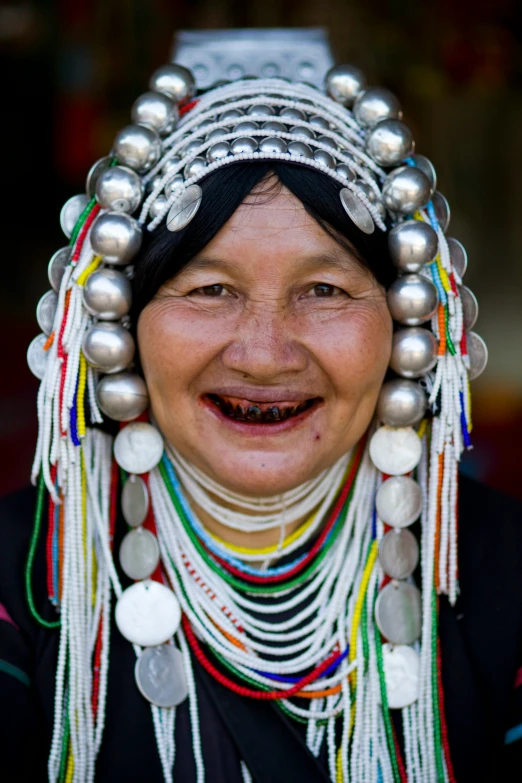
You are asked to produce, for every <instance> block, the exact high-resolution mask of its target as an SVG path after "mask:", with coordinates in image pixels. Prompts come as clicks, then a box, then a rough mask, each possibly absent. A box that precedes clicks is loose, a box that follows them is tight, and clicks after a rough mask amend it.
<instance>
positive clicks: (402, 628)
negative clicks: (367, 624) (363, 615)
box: [375, 581, 422, 644]
mask: <svg viewBox="0 0 522 783" xmlns="http://www.w3.org/2000/svg"><path fill="white" fill-rule="evenodd" d="M421 618H422V608H421V594H420V591H419V590H418V589H417V588H416V587H415V585H411V584H408V583H407V582H395V581H392V582H389V583H388V584H387V585H386V586H385V587H383V588H382V590H381V591H380V593H379V595H378V596H377V601H376V602H375V622H376V623H377V627H378V628H379V631H380V632H381V633H382V635H383V636H384V637H385V639H387V640H388V641H389V642H391V643H392V644H413V642H415V641H417V639H419V637H420V635H421V628H422V623H421Z"/></svg>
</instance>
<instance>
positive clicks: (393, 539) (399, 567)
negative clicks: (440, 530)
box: [379, 528, 419, 579]
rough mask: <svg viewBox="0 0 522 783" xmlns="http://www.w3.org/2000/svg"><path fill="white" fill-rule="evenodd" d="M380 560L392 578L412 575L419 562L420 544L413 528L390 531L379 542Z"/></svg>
mask: <svg viewBox="0 0 522 783" xmlns="http://www.w3.org/2000/svg"><path fill="white" fill-rule="evenodd" d="M379 561H380V563H381V566H382V568H383V571H384V573H385V574H388V576H391V578H392V579H407V578H408V577H409V576H411V575H412V574H413V572H414V571H415V569H416V568H417V565H418V562H419V545H418V543H417V539H416V538H415V536H414V535H413V533H412V532H411V530H408V529H407V528H405V529H404V530H399V529H396V530H390V531H388V533H386V534H385V535H384V536H383V537H382V539H381V541H380V544H379Z"/></svg>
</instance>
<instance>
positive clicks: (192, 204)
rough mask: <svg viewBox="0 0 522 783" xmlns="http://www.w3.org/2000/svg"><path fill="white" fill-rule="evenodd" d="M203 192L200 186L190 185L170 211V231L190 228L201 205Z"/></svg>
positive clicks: (168, 222) (168, 219)
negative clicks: (189, 225)
mask: <svg viewBox="0 0 522 783" xmlns="http://www.w3.org/2000/svg"><path fill="white" fill-rule="evenodd" d="M202 195H203V191H202V190H201V188H200V187H199V185H195V184H194V185H189V187H188V188H187V189H186V190H185V191H183V193H182V194H181V195H180V197H179V198H177V199H176V201H175V202H174V204H173V205H172V206H171V208H170V210H169V214H168V215H167V228H168V230H169V231H181V229H182V228H185V226H188V224H189V223H190V221H191V220H192V218H193V217H194V216H195V214H196V212H197V211H198V209H199V205H200V204H201V198H202Z"/></svg>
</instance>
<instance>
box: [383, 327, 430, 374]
mask: <svg viewBox="0 0 522 783" xmlns="http://www.w3.org/2000/svg"><path fill="white" fill-rule="evenodd" d="M437 349H438V343H437V339H436V337H435V335H434V334H433V332H430V331H429V329H423V328H422V327H421V326H411V327H408V328H407V329H399V331H397V332H395V334H394V335H393V339H392V352H391V358H390V367H391V368H392V370H393V371H394V372H396V373H397V375H401V376H402V377H403V378H420V377H421V375H425V374H426V373H427V372H429V371H430V370H432V369H433V368H434V367H435V365H436V363H437Z"/></svg>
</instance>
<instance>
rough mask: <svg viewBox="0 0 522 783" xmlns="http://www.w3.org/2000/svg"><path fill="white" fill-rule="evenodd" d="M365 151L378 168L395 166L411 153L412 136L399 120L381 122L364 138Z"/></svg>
mask: <svg viewBox="0 0 522 783" xmlns="http://www.w3.org/2000/svg"><path fill="white" fill-rule="evenodd" d="M366 150H367V152H368V154H369V155H370V157H371V158H373V160H374V161H375V162H376V163H378V164H379V166H396V165H397V164H399V163H401V161H403V160H404V159H405V158H407V157H408V156H409V155H411V153H412V151H413V134H412V132H411V130H410V129H409V128H408V126H407V125H405V124H404V122H401V120H392V119H389V120H382V121H381V122H379V123H377V125H375V127H374V128H372V130H371V131H370V132H369V133H368V136H367V137H366Z"/></svg>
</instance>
